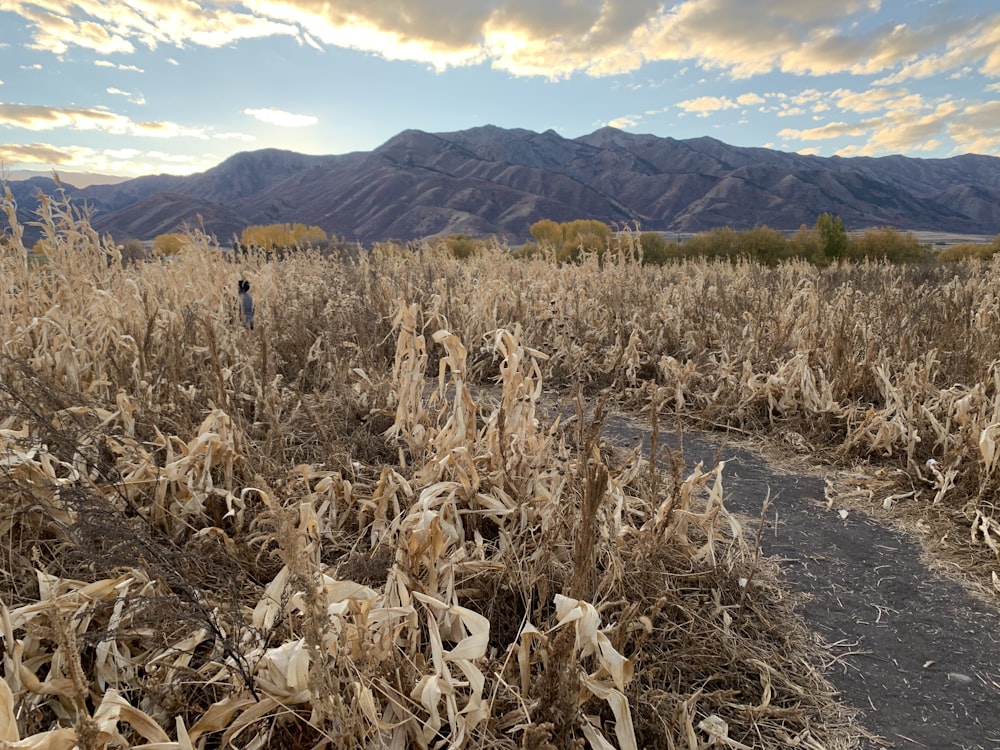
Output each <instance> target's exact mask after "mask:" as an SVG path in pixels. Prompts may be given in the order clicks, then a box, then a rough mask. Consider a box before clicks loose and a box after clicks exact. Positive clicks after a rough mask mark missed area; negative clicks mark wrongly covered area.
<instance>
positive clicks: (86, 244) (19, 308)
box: [0, 202, 1000, 750]
mask: <svg viewBox="0 0 1000 750" xmlns="http://www.w3.org/2000/svg"><path fill="white" fill-rule="evenodd" d="M4 206H5V208H6V209H7V213H8V215H9V216H10V218H11V220H12V222H13V211H12V206H11V205H10V203H9V202H8V203H6V204H4ZM41 218H42V221H43V222H44V223H45V224H46V226H47V231H48V233H49V249H50V252H49V255H48V259H47V263H45V264H44V265H35V264H32V263H29V262H28V260H27V256H26V254H25V252H24V248H23V247H21V246H20V245H19V243H18V242H17V241H16V238H15V240H14V241H13V242H11V243H8V244H7V245H6V246H4V247H3V248H2V250H0V252H2V255H0V264H2V269H0V334H2V337H0V341H2V345H3V349H2V351H0V498H2V501H3V502H2V505H0V528H2V531H3V534H4V537H5V540H4V544H3V546H2V553H3V556H4V560H3V565H2V566H0V576H2V577H0V628H2V635H3V651H2V659H3V665H2V666H3V677H4V679H3V680H2V681H0V744H2V745H3V746H4V747H14V748H67V749H68V748H72V747H74V746H78V747H80V748H85V749H86V750H91V749H98V748H100V749H103V748H117V747H133V748H138V747H142V748H148V749H149V750H153V749H154V748H156V749H157V750H168V749H171V750H172V749H174V748H177V749H178V750H186V749H188V748H201V749H206V750H207V749H210V748H221V747H239V748H268V747H281V748H313V747H317V748H319V747H365V748H406V747H420V748H430V747H434V748H444V747H453V748H515V747H524V748H564V747H589V748H595V749H602V750H603V749H604V748H621V749H622V750H624V749H626V748H637V747H660V748H692V749H698V748H704V747H707V746H709V743H713V742H714V743H715V746H718V747H731V748H743V747H791V746H795V747H800V748H811V749H813V750H820V749H822V748H830V749H831V750H833V749H837V748H849V747H852V746H853V745H852V743H853V742H854V740H855V739H856V738H855V737H854V735H853V734H852V717H851V715H850V712H849V711H847V710H845V709H844V708H842V707H841V706H839V705H838V704H837V703H836V701H835V700H834V697H833V695H832V690H831V688H830V686H829V684H828V682H827V681H826V679H825V677H824V675H823V674H822V671H821V669H820V668H819V667H818V664H819V663H820V660H819V659H818V658H817V654H816V651H815V649H816V648H817V647H816V646H815V645H814V643H813V642H812V641H811V640H810V639H809V638H808V634H807V633H806V632H804V630H803V628H802V626H801V625H800V624H799V622H798V620H797V619H796V616H795V612H794V608H793V603H792V602H791V601H790V600H789V599H788V597H786V596H785V595H784V594H783V592H782V591H781V589H780V587H779V586H778V585H777V583H776V582H775V577H774V571H773V569H772V567H771V566H770V563H769V562H768V561H766V560H760V559H758V555H757V554H756V549H755V544H754V529H753V528H752V527H748V526H747V524H745V523H744V522H743V520H742V519H739V518H736V517H735V516H732V515H730V514H729V513H728V512H727V510H726V507H725V502H724V501H725V494H724V490H723V487H724V485H723V481H724V470H723V469H722V467H712V466H700V465H699V466H688V465H686V464H685V463H684V461H683V456H676V457H674V459H675V460H674V461H673V462H672V468H671V469H670V470H669V471H664V472H661V471H660V470H658V469H657V468H655V467H653V466H651V465H650V464H649V462H648V461H646V460H644V459H643V457H642V456H640V455H638V453H635V452H632V453H629V452H625V451H621V450H615V449H613V448H612V447H609V446H607V445H605V444H604V443H603V441H602V440H601V428H602V422H603V418H604V415H605V414H607V413H608V412H609V411H610V410H612V409H616V410H628V411H631V412H635V413H642V414H644V415H646V416H645V418H646V419H648V420H649V423H650V425H651V427H652V429H653V433H654V435H655V434H656V432H657V431H658V430H659V429H660V427H661V426H664V427H665V426H666V425H669V429H671V430H672V429H674V426H675V425H676V424H677V423H686V424H689V425H692V426H698V427H702V428H704V427H710V428H728V429H731V430H739V431H742V432H743V433H746V434H750V435H755V436H759V437H760V438H762V439H766V440H771V441H782V442H783V443H786V444H788V443H792V442H793V443H794V444H795V445H796V446H797V447H798V449H799V450H800V451H803V452H807V453H810V454H812V455H813V456H814V457H815V460H817V461H824V462H829V463H830V464H835V465H839V466H851V467H856V468H857V470H858V471H859V472H860V471H863V472H864V473H865V475H866V476H868V477H870V481H869V482H868V483H866V484H864V485H863V486H859V487H858V488H856V489H855V495H854V500H855V502H863V503H868V504H870V505H871V507H872V508H873V509H878V510H879V511H880V512H882V513H889V514H892V515H895V516H896V517H898V518H899V519H901V520H904V521H907V522H912V523H920V524H923V527H924V528H925V529H926V532H927V533H926V536H927V538H928V539H929V540H930V547H932V548H933V550H934V552H935V554H938V555H941V556H946V557H947V558H948V559H949V560H951V561H953V562H954V561H958V562H959V563H960V565H961V568H962V570H964V571H965V574H966V576H967V578H968V583H969V584H970V585H974V586H977V587H978V588H979V590H980V591H981V592H983V594H984V595H986V596H991V595H992V596H995V595H996V593H997V592H998V591H1000V577H998V571H1000V567H998V564H997V561H998V554H1000V512H998V508H997V488H998V483H1000V478H998V473H1000V472H998V464H1000V359H998V355H1000V264H996V263H994V264H991V263H984V262H972V261H970V262H963V263H955V264H948V265H947V266H943V265H942V266H934V265H916V266H892V265H887V264H855V265H839V266H833V267H829V268H825V269H819V268H815V267H813V266H809V265H807V264H804V263H790V264H785V265H781V266H778V267H776V268H765V267H763V266H759V265H755V264H751V263H735V264H732V263H707V262H694V261H690V262H685V263H679V264H672V265H671V264H668V265H665V266H663V267H644V266H642V265H640V264H639V263H637V262H635V261H634V260H631V259H629V258H624V257H622V258H616V257H612V256H610V255H608V256H605V257H604V258H603V262H598V260H597V259H596V258H593V257H588V258H585V259H583V260H582V261H581V262H580V263H575V264H565V265H558V264H555V263H553V262H551V261H550V260H548V259H546V258H534V259H517V258H513V257H511V254H510V253H509V252H507V251H506V249H505V248H503V247H499V246H498V247H494V248H487V249H484V250H482V251H480V252H478V253H476V254H474V255H473V256H472V257H470V258H467V259H464V260H461V261H459V260H455V259H454V258H452V257H451V256H450V255H449V254H447V253H446V252H442V251H440V250H439V249H436V248H434V247H433V246H432V245H430V244H423V245H420V246H415V247H412V248H380V249H377V250H374V251H372V252H371V253H363V254H361V255H360V256H359V257H357V258H331V257H321V256H320V255H318V254H314V253H308V252H303V253H299V254H296V255H293V256H290V257H288V258H285V259H283V260H281V261H269V260H268V259H267V258H264V257H258V256H249V257H241V258H239V259H238V261H237V260H233V259H232V258H229V259H227V258H226V257H224V256H223V254H222V253H220V252H219V249H218V247H217V246H214V245H213V243H211V242H210V241H209V240H208V239H207V238H205V237H204V236H201V235H198V234H196V233H195V234H192V235H191V236H190V241H189V244H188V246H187V247H186V248H185V249H184V251H183V252H182V253H180V254H179V255H178V256H177V257H175V258H174V259H172V260H171V261H169V262H149V263H139V264H130V263H123V262H122V259H121V257H120V254H119V252H118V251H117V250H116V249H115V247H114V246H113V245H112V244H110V243H109V242H107V241H106V240H104V239H102V238H101V237H99V236H97V235H96V234H95V233H94V232H93V231H91V230H90V229H89V226H88V224H87V222H86V221H85V220H84V219H83V218H81V217H80V216H78V215H76V214H75V213H74V212H73V211H71V210H70V209H69V208H68V207H67V206H65V205H61V204H59V203H58V202H49V203H48V204H46V207H45V208H44V210H43V213H42V217H41ZM241 278H245V279H248V280H250V282H251V284H252V288H251V292H252V293H253V295H254V298H255V301H256V306H257V319H256V326H255V328H254V329H253V330H247V329H245V328H244V327H243V326H242V325H241V324H240V322H239V320H238V317H237V310H236V288H237V281H238V280H239V279H241ZM553 394H556V396H558V397H561V398H562V399H563V401H564V402H566V401H568V402H569V403H573V404H576V408H575V410H573V411H574V412H575V413H569V412H563V413H559V412H557V411H555V410H553V409H551V408H549V407H551V405H552V404H553V403H554V402H555V399H556V396H553ZM665 428H666V427H665Z"/></svg>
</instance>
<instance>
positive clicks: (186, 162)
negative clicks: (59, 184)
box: [0, 143, 219, 177]
mask: <svg viewBox="0 0 1000 750" xmlns="http://www.w3.org/2000/svg"><path fill="white" fill-rule="evenodd" d="M218 162H219V158H218V156H216V155H209V154H206V155H202V156H199V157H191V156H177V155H175V154H168V153H165V152H162V151H143V150H141V149H132V148H124V149H94V148H87V147H82V146H53V145H51V144H48V143H30V144H3V145H0V163H2V164H4V165H5V166H6V167H9V168H11V169H25V168H29V169H30V168H34V169H38V168H45V169H53V170H55V171H57V172H60V171H66V172H95V173H100V174H114V175H122V176H125V177H138V176H140V175H146V174H151V173H152V174H156V173H159V172H167V173H171V174H191V173H194V172H201V171H204V170H206V169H209V168H211V167H212V166H214V165H216V164H218Z"/></svg>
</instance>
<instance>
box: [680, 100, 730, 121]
mask: <svg viewBox="0 0 1000 750" xmlns="http://www.w3.org/2000/svg"><path fill="white" fill-rule="evenodd" d="M677 106H678V107H679V108H680V109H682V110H683V111H684V112H688V113H694V114H697V115H698V116H699V117H707V116H708V115H709V114H711V113H712V112H719V111H721V110H724V109H733V108H734V107H737V106H739V105H737V104H736V102H734V101H733V100H732V99H730V98H729V97H725V96H699V97H698V98H696V99H685V100H684V101H682V102H677Z"/></svg>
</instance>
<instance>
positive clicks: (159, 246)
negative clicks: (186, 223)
mask: <svg viewBox="0 0 1000 750" xmlns="http://www.w3.org/2000/svg"><path fill="white" fill-rule="evenodd" d="M186 244H187V236H186V235H185V234H184V233H183V232H171V233H169V234H158V235H157V236H156V237H154V238H153V254H154V255H157V256H159V257H161V258H166V257H168V256H171V255H177V254H178V253H179V252H180V251H181V250H183V249H184V245H186Z"/></svg>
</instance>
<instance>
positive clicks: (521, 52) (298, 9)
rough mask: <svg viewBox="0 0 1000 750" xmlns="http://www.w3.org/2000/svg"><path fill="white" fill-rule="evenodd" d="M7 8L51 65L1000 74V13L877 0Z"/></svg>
mask: <svg viewBox="0 0 1000 750" xmlns="http://www.w3.org/2000/svg"><path fill="white" fill-rule="evenodd" d="M887 8H888V4H887ZM4 9H5V10H6V11H8V12H12V13H17V14H19V15H20V16H21V17H22V18H23V19H24V20H25V21H26V22H27V26H28V28H29V31H30V34H31V41H30V46H31V47H33V48H34V49H37V50H48V51H50V52H53V53H55V54H63V53H64V52H66V50H67V49H69V48H70V47H72V46H77V47H83V48H87V49H91V50H95V51H97V52H100V53H106V54H111V53H117V54H129V53H132V52H134V51H135V50H136V49H137V48H139V47H145V48H147V49H154V48H156V47H159V46H161V45H165V46H172V47H177V48H180V47H184V46H188V45H201V46H208V47H221V46H225V45H228V44H233V43H236V42H239V41H240V40H243V39H252V38H263V37H271V36H279V35H280V36H287V37H290V38H293V39H295V40H297V41H298V42H299V43H300V44H303V45H308V46H310V47H313V48H317V49H319V48H321V47H322V46H323V45H334V46H340V47H345V48H351V49H358V50H364V51H368V52H373V53H375V54H378V55H381V56H382V57H384V58H386V59H389V60H411V61H417V62H421V63H426V64H428V65H431V66H432V67H434V68H435V69H437V70H444V69H446V68H449V67H455V66H463V65H474V64H479V63H482V62H488V63H489V64H491V65H492V66H493V67H495V68H497V69H501V70H505V71H508V72H509V73H511V74H513V75H537V76H544V77H547V78H551V79H559V78H565V77H567V76H569V75H571V74H573V73H574V72H584V73H587V74H589V75H595V76H604V75H612V74H618V73H624V72H630V71H635V70H637V69H639V68H640V67H641V66H643V65H644V64H646V63H647V62H651V61H663V60H673V61H679V62H681V63H688V62H694V63H696V64H697V65H699V66H700V67H702V68H704V69H720V70H724V71H727V72H728V73H729V74H730V75H731V76H733V77H736V78H747V77H751V76H754V75H758V74H762V73H767V72H773V71H783V72H787V73H793V74H798V75H805V74H831V73H837V72H851V73H854V74H883V73H884V74H885V85H892V84H894V83H898V82H899V81H902V80H905V79H907V78H913V77H921V76H926V75H932V74H933V75H937V74H942V73H946V72H949V71H954V70H964V69H966V68H970V67H971V68H975V69H978V70H979V71H980V72H982V73H983V74H987V75H994V76H995V75H1000V14H997V13H996V11H993V12H992V14H990V13H989V12H987V13H983V14H981V15H979V16H973V15H969V16H968V17H962V16H961V15H956V17H954V18H949V19H947V20H946V21H945V22H940V21H938V22H933V23H931V22H924V23H923V25H913V24H909V25H908V24H904V23H899V22H898V21H896V20H893V19H892V18H891V17H889V16H888V12H889V11H888V10H887V9H883V8H882V3H881V2H880V0H838V1H837V2H828V1H827V2H821V1H819V0H769V2H768V3H767V11H766V12H762V9H761V4H760V3H754V2H746V0H677V1H676V2H671V3H666V4H664V3H663V2H661V1H660V0H552V1H551V2H544V3H543V2H528V0H492V1H491V2H484V1H483V0H478V1H474V0H470V1H469V2H464V3H454V2H450V1H446V0H408V1H407V2H406V3H405V4H403V5H400V4H399V3H389V2H383V1H373V0H339V1H338V2H321V1H320V0H246V2H245V4H238V3H230V2H228V1H223V0H215V1H214V2H212V1H210V2H200V3H187V2H173V3H155V2H149V1H148V0H143V1H139V0H134V1H133V0H129V1H126V0H107V1H106V2H102V3H96V2H93V0H45V2H44V3H41V2H39V1H38V0H4ZM401 9H402V11H401ZM914 18H915V23H918V22H917V21H916V17H914Z"/></svg>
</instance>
